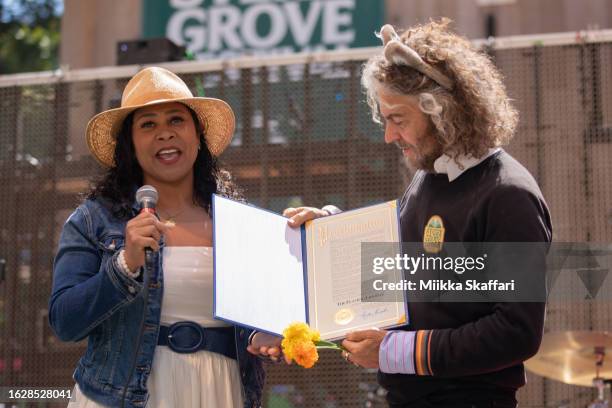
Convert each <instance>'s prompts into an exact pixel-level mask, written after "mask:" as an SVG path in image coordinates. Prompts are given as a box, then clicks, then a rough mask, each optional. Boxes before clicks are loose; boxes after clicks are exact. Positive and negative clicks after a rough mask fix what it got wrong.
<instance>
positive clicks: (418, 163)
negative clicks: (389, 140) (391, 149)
mask: <svg viewBox="0 0 612 408" xmlns="http://www.w3.org/2000/svg"><path fill="white" fill-rule="evenodd" d="M395 146H397V148H398V149H400V150H403V149H410V150H411V152H412V153H413V155H414V158H412V157H407V156H403V158H404V162H405V163H406V166H407V167H408V168H409V169H410V170H411V171H416V170H425V171H429V172H433V171H434V162H435V161H436V159H437V158H438V157H440V156H441V155H442V146H440V144H439V143H437V142H436V141H431V143H430V144H429V145H427V144H426V143H423V142H422V141H421V142H419V143H418V144H417V145H416V146H415V145H412V144H410V143H405V142H403V141H402V142H395Z"/></svg>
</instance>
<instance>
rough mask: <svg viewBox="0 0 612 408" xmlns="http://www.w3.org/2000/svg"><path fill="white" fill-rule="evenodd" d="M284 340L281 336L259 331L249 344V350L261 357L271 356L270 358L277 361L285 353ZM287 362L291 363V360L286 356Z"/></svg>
mask: <svg viewBox="0 0 612 408" xmlns="http://www.w3.org/2000/svg"><path fill="white" fill-rule="evenodd" d="M282 340H283V338H282V337H279V336H273V335H271V334H267V333H261V332H257V333H255V335H254V336H253V339H252V340H251V344H249V346H248V347H247V350H248V351H249V353H251V354H254V355H256V356H261V357H269V358H270V360H272V361H274V362H276V361H279V359H280V358H281V356H282V355H283V353H282V349H281V341H282ZM285 362H286V363H287V364H291V360H287V358H286V357H285Z"/></svg>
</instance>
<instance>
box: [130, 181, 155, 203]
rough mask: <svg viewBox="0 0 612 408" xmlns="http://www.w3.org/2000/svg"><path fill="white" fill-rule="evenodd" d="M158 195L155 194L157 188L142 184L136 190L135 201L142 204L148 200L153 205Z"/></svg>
mask: <svg viewBox="0 0 612 408" xmlns="http://www.w3.org/2000/svg"><path fill="white" fill-rule="evenodd" d="M158 197H159V195H158V194H157V190H156V189H155V187H153V186H150V185H148V184H147V185H144V186H142V187H140V188H139V189H138V191H136V202H137V203H138V204H140V205H141V206H142V203H145V202H148V203H153V205H155V204H157V198H158Z"/></svg>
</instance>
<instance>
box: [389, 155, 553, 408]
mask: <svg viewBox="0 0 612 408" xmlns="http://www.w3.org/2000/svg"><path fill="white" fill-rule="evenodd" d="M434 215H437V216H439V217H440V218H441V219H442V222H443V226H444V229H445V232H444V241H445V242H550V241H551V239H552V226H551V221H550V215H549V211H548V207H547V205H546V202H545V201H544V197H543V196H542V193H541V191H540V189H539V187H538V185H537V183H536V182H535V180H534V179H533V177H532V176H531V174H529V172H528V171H527V170H526V169H525V168H524V167H523V166H522V165H521V164H520V163H519V162H517V161H516V160H515V159H514V158H513V157H511V156H510V155H509V154H508V153H506V152H505V151H503V150H501V151H499V152H497V153H495V154H493V155H492V156H490V157H488V158H487V159H485V160H484V161H483V162H481V163H480V164H478V165H476V166H475V167H472V168H470V169H468V170H466V171H465V172H464V173H463V174H462V175H460V176H459V177H458V178H457V179H455V180H453V181H452V182H449V180H448V177H447V175H446V174H433V173H426V172H423V171H419V172H417V174H416V175H415V176H414V179H413V181H412V183H411V184H410V186H409V187H408V189H407V190H406V192H405V194H404V197H403V198H402V201H401V210H400V224H401V235H402V241H403V242H422V241H423V238H424V230H425V227H426V225H427V223H428V222H429V220H430V219H431V217H432V216H434ZM408 309H409V316H410V322H409V323H410V324H409V325H408V326H406V327H405V328H404V329H405V330H412V331H417V333H418V332H419V331H420V335H419V334H417V338H421V340H423V339H424V342H426V343H427V344H423V346H422V348H421V350H422V353H423V355H422V356H421V358H423V360H422V361H426V362H427V365H426V369H425V370H424V371H425V372H423V370H421V372H419V370H417V375H403V374H384V373H382V372H379V382H380V383H381V384H382V385H383V387H385V388H386V389H387V390H388V391H389V395H388V399H389V401H390V402H394V403H401V404H403V403H409V402H411V401H416V400H419V399H421V398H428V396H431V395H437V396H439V395H440V394H443V393H445V392H447V391H448V390H452V391H449V392H452V393H454V394H455V395H456V394H457V391H458V390H459V391H461V390H464V391H465V392H463V394H464V395H467V394H470V393H474V394H476V393H481V390H489V391H493V393H492V394H491V395H496V394H506V395H511V396H513V395H514V393H515V391H516V390H517V389H518V388H519V387H521V386H523V385H524V384H525V373H524V368H523V364H522V362H523V361H524V360H526V359H527V358H529V357H531V356H532V355H534V354H535V353H536V352H537V350H538V348H539V345H540V341H541V338H542V331H543V325H544V312H545V305H544V304H543V303H410V301H409V304H408ZM423 334H425V335H423ZM417 347H419V346H418V345H417V341H415V353H416V351H417V350H416V349H417ZM415 366H416V365H415ZM419 374H420V375H419ZM466 393H467V394H466ZM485 393H487V392H485ZM459 394H460V395H461V392H460V393H459Z"/></svg>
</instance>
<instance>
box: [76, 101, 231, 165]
mask: <svg viewBox="0 0 612 408" xmlns="http://www.w3.org/2000/svg"><path fill="white" fill-rule="evenodd" d="M171 102H180V103H182V104H184V105H186V106H188V107H190V108H191V109H192V110H193V111H194V112H195V113H196V115H197V117H198V119H199V120H200V123H201V125H202V127H203V128H204V135H205V136H204V138H205V140H206V144H207V146H208V150H210V152H211V154H212V155H213V156H215V157H217V156H219V155H220V154H221V153H222V152H223V151H224V150H225V148H226V147H227V146H228V145H229V143H230V141H231V140H232V136H233V134H234V129H235V127H236V119H235V117H234V112H233V111H232V108H231V107H230V106H229V105H228V104H227V103H226V102H224V101H222V100H221V99H216V98H202V97H192V98H183V99H169V100H157V101H152V102H149V103H146V104H144V105H138V106H129V107H123V108H116V109H109V110H107V111H104V112H101V113H99V114H97V115H96V116H94V117H93V118H91V120H90V121H89V123H88V124H87V133H86V134H87V146H88V147H89V150H90V152H91V154H92V155H93V156H94V157H95V159H96V160H97V161H98V162H99V163H100V164H102V165H103V166H106V167H114V166H115V162H114V161H115V160H114V157H115V146H116V144H117V135H118V134H119V131H120V130H121V126H122V124H123V121H124V120H125V118H126V117H127V116H128V115H129V114H130V113H132V112H134V111H135V110H137V109H140V108H143V107H145V106H146V107H148V106H152V105H160V104H163V103H171Z"/></svg>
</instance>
